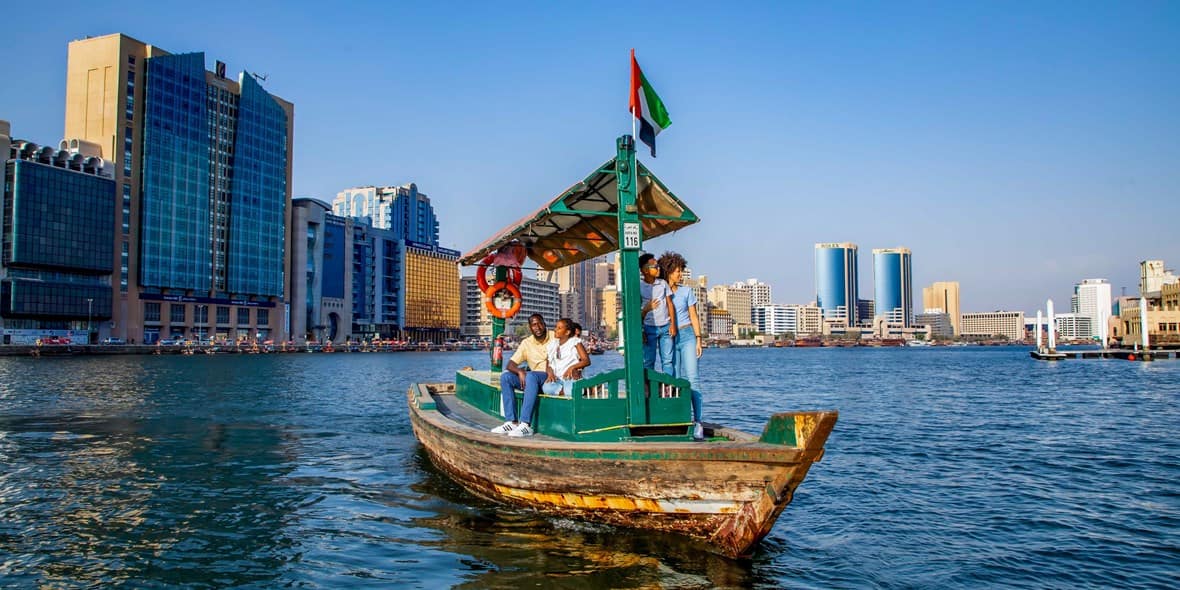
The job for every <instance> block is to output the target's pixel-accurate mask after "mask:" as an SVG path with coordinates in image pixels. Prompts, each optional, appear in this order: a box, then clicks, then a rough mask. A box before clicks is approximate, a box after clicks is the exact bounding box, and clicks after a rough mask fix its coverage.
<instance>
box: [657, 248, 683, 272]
mask: <svg viewBox="0 0 1180 590" xmlns="http://www.w3.org/2000/svg"><path fill="white" fill-rule="evenodd" d="M659 265H660V271H661V272H662V273H663V275H664V276H665V277H666V276H668V275H670V274H672V271H674V270H684V269H685V267H687V266H688V261H687V260H685V259H684V257H683V256H681V255H680V254H679V253H677V252H664V253H663V254H660V261H659Z"/></svg>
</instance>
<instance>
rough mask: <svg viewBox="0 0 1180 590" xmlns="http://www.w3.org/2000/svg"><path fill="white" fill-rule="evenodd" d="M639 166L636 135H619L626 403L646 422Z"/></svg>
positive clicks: (634, 416) (635, 418)
mask: <svg viewBox="0 0 1180 590" xmlns="http://www.w3.org/2000/svg"><path fill="white" fill-rule="evenodd" d="M638 173H639V169H638V167H637V166H636V165H635V139H634V138H633V137H631V136H630V135H624V136H622V137H620V138H619V139H618V155H617V156H616V157H615V180H616V181H617V182H618V187H619V237H620V240H619V242H620V243H619V246H620V247H619V256H620V260H619V271H620V272H621V273H622V277H621V282H622V287H623V318H624V319H625V321H624V322H623V327H622V329H623V332H624V334H623V339H624V341H625V342H626V345H625V348H624V350H623V365H624V367H625V374H626V382H627V405H628V406H629V407H630V412H631V416H630V418H631V419H630V423H631V424H647V423H648V421H649V420H648V413H647V397H646V396H645V395H644V375H643V323H642V321H641V320H640V317H641V316H640V315H639V280H640V279H639V251H640V249H641V248H642V247H643V226H642V224H640V223H639V209H638V207H637V206H636V204H635V192H636V190H637V186H638V184H637V182H636V181H637V175H638Z"/></svg>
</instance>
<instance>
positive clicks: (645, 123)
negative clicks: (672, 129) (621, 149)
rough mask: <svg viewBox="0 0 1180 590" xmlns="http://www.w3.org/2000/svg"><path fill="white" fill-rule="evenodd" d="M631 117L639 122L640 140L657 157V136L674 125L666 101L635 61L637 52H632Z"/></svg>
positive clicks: (652, 155)
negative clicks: (665, 106) (665, 105)
mask: <svg viewBox="0 0 1180 590" xmlns="http://www.w3.org/2000/svg"><path fill="white" fill-rule="evenodd" d="M630 110H631V115H632V116H634V117H635V119H637V120H638V122H639V140H640V141H642V142H643V143H646V144H647V146H648V147H650V148H651V157H653V158H654V157H656V136H657V135H659V134H660V132H661V131H663V130H664V129H667V128H668V126H669V125H671V124H672V119H669V118H668V109H666V108H664V101H662V100H660V96H659V95H658V94H656V91H655V89H653V88H652V87H651V84H648V82H647V78H645V77H644V76H643V70H640V69H639V62H637V61H635V50H634V49H632V50H631V104H630Z"/></svg>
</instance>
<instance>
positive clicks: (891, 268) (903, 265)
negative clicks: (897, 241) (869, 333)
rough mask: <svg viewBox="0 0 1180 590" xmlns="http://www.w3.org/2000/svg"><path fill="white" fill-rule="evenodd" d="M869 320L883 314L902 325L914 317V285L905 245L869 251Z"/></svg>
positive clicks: (887, 319)
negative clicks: (871, 301) (870, 286)
mask: <svg viewBox="0 0 1180 590" xmlns="http://www.w3.org/2000/svg"><path fill="white" fill-rule="evenodd" d="M873 301H874V303H873V314H874V317H873V319H876V318H878V317H884V318H885V321H887V322H889V323H891V324H901V325H903V326H905V327H906V328H908V327H910V325H912V324H913V319H914V315H913V314H914V285H913V281H912V279H911V276H910V249H909V248H876V249H874V250H873Z"/></svg>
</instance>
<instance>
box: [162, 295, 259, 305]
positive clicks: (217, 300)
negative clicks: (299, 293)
mask: <svg viewBox="0 0 1180 590" xmlns="http://www.w3.org/2000/svg"><path fill="white" fill-rule="evenodd" d="M139 298H140V299H141V300H143V301H168V302H172V303H201V304H211V305H236V306H238V307H274V306H275V302H273V301H248V300H246V299H224V298H221V297H192V296H187V295H161V294H159V293H140V294H139Z"/></svg>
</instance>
